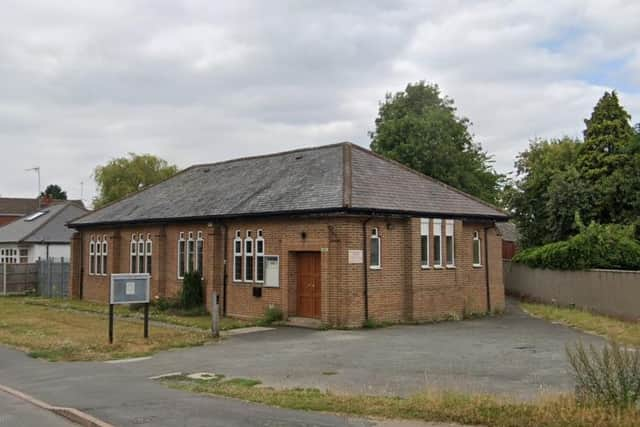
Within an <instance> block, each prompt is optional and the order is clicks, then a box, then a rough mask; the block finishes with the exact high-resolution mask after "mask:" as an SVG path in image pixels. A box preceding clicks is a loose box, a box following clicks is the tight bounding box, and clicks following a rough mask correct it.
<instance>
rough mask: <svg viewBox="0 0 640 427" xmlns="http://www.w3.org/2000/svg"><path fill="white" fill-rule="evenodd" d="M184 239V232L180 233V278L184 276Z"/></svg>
mask: <svg viewBox="0 0 640 427" xmlns="http://www.w3.org/2000/svg"><path fill="white" fill-rule="evenodd" d="M184 251H185V240H184V233H180V238H179V239H178V279H182V278H183V277H184V267H185V263H184V258H185V254H184Z"/></svg>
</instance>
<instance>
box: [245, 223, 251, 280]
mask: <svg viewBox="0 0 640 427" xmlns="http://www.w3.org/2000/svg"><path fill="white" fill-rule="evenodd" d="M244 281H245V282H253V239H252V238H251V231H248V230H247V237H246V238H245V239H244Z"/></svg>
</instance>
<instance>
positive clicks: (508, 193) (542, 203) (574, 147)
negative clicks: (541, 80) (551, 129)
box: [505, 137, 589, 247]
mask: <svg viewBox="0 0 640 427" xmlns="http://www.w3.org/2000/svg"><path fill="white" fill-rule="evenodd" d="M581 145H582V144H581V143H580V141H578V140H575V139H571V138H567V137H565V138H563V139H559V140H534V141H532V142H531V143H530V144H529V148H528V149H527V150H525V151H523V152H522V153H520V154H519V155H518V157H517V159H516V163H515V167H516V177H515V179H514V180H513V181H512V182H511V183H510V185H508V186H506V188H505V203H506V205H507V206H508V207H509V209H510V211H511V214H512V216H513V220H514V222H515V223H516V225H517V226H518V230H519V231H520V236H521V237H520V238H521V241H520V243H521V244H522V245H523V246H524V247H529V246H538V245H542V244H546V243H550V242H554V241H558V240H564V239H566V238H568V237H570V236H572V235H573V234H575V233H576V232H577V231H578V226H577V224H576V221H575V215H576V212H578V213H582V209H583V208H584V207H585V206H587V205H588V197H589V195H588V194H587V193H586V192H585V191H584V187H583V185H582V181H581V179H580V174H579V173H578V171H577V169H576V160H577V158H578V153H579V151H580V146H581Z"/></svg>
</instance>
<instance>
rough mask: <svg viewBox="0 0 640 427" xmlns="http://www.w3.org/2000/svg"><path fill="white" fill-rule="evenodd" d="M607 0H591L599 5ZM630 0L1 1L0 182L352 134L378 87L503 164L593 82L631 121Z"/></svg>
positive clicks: (562, 122)
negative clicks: (457, 123) (433, 91)
mask: <svg viewBox="0 0 640 427" xmlns="http://www.w3.org/2000/svg"><path fill="white" fill-rule="evenodd" d="M605 3H606V4H605ZM637 16H640V5H639V4H638V3H637V2H633V1H628V2H600V1H593V2H582V1H558V2H556V3H554V7H553V8H545V9H542V8H540V7H537V3H534V2H528V1H519V2H502V1H495V2H482V3H479V2H464V1H455V2H446V3H442V2H422V1H402V2H386V1H364V0H363V1H353V2H346V3H345V2H338V1H327V2H311V1H276V2H260V1H237V2H224V3H221V2H208V1H194V0H190V1H183V2H177V1H169V0H167V1H159V0H155V1H151V0H149V1H141V2H126V1H114V2H101V3H96V2H85V1H80V0H77V1H69V0H67V1H58V2H55V1H47V2H44V1H35V0H33V1H10V2H9V4H8V5H7V6H6V7H5V8H3V14H2V16H0V93H2V97H1V98H0V145H1V148H2V151H1V152H2V169H1V170H2V180H0V194H2V195H5V196H9V195H11V196H31V195H33V193H34V192H35V187H36V180H35V176H33V174H32V172H31V173H30V172H25V171H24V169H27V168H30V167H33V166H35V165H39V166H41V168H42V174H43V185H46V184H48V183H58V184H60V185H61V186H62V187H63V188H65V189H66V190H68V192H69V194H70V196H72V197H79V196H80V187H81V186H80V182H83V183H84V184H83V185H84V197H85V198H86V199H90V198H91V196H92V193H93V192H94V191H95V189H94V187H93V183H92V177H91V173H92V171H93V169H94V168H95V166H97V165H99V164H103V163H104V162H106V161H108V160H109V159H110V158H113V157H117V156H121V155H123V154H125V153H127V152H148V153H153V154H157V155H159V156H162V157H163V158H165V159H167V160H168V161H170V162H172V163H176V164H178V165H179V166H180V167H185V166H188V165H189V164H192V163H202V162H207V161H218V160H224V159H228V158H233V157H237V156H244V155H250V154H261V153H267V152H271V151H277V150H285V149H290V148H294V147H302V146H310V145H321V144H327V143H332V142H336V141H344V140H351V141H353V142H355V143H358V144H361V145H368V142H369V139H368V135H367V132H368V131H369V130H372V128H373V121H374V119H375V116H376V114H377V106H378V102H379V101H380V100H381V99H383V97H384V95H385V93H386V92H389V91H392V92H395V91H398V90H402V89H403V88H404V87H405V86H406V84H407V83H408V82H412V81H417V80H423V79H424V80H427V81H430V82H436V83H438V84H440V86H441V88H442V90H443V92H444V93H445V94H447V95H449V96H450V97H452V98H453V99H454V100H455V102H456V105H457V107H458V112H459V113H460V114H461V115H464V116H466V117H468V118H470V119H471V120H472V122H473V123H474V125H473V129H472V130H473V132H474V134H475V135H476V139H477V140H478V141H479V142H481V143H482V144H483V147H484V148H485V149H486V150H488V151H489V152H490V153H491V154H493V155H494V156H495V160H496V167H497V168H498V169H499V170H500V171H508V170H510V169H511V167H512V165H513V160H514V157H515V155H516V154H517V153H518V152H519V151H521V150H523V149H524V148H525V147H526V146H527V143H528V141H529V140H530V139H531V138H534V137H559V136H563V135H565V134H568V135H571V136H579V135H580V134H581V131H582V128H583V119H584V118H585V117H587V116H588V115H589V114H590V112H591V109H592V108H593V105H595V103H596V101H597V99H598V98H599V97H600V96H601V95H602V92H603V91H604V90H608V89H614V88H616V89H618V90H619V93H620V96H621V99H622V102H623V103H624V105H625V106H626V108H627V109H628V111H629V112H630V113H631V114H632V115H633V116H634V120H635V121H640V80H638V79H639V78H638V76H639V75H640V73H639V71H640V48H639V47H638V46H637V40H638V39H640V27H639V26H638V25H637V23H636V17H637Z"/></svg>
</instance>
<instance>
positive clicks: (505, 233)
mask: <svg viewBox="0 0 640 427" xmlns="http://www.w3.org/2000/svg"><path fill="white" fill-rule="evenodd" d="M497 227H498V232H500V234H501V235H502V240H504V241H507V242H517V241H518V239H519V238H520V234H519V233H518V229H517V228H516V225H515V224H514V223H512V222H501V223H500V224H498V225H497Z"/></svg>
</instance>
